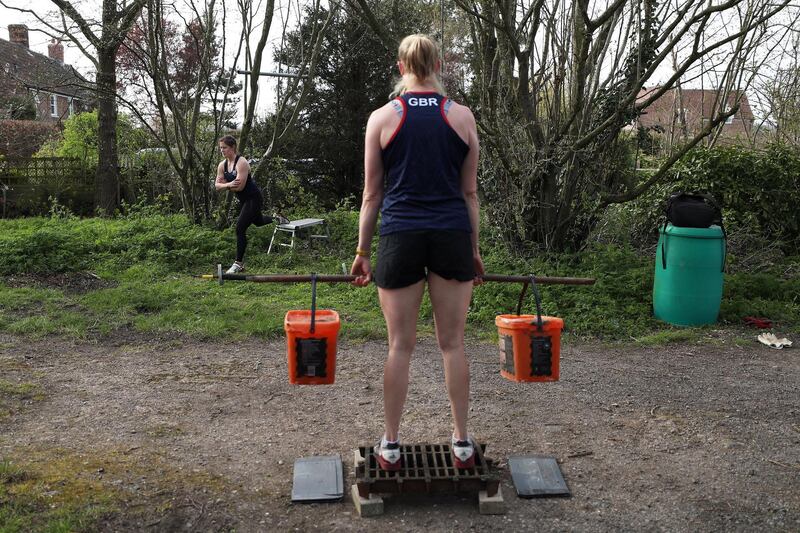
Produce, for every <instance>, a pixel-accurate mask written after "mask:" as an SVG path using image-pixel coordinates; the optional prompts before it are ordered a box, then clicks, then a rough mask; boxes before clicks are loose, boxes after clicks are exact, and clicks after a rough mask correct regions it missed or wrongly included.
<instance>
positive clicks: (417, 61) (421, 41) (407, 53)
mask: <svg viewBox="0 0 800 533" xmlns="http://www.w3.org/2000/svg"><path fill="white" fill-rule="evenodd" d="M397 59H399V60H400V61H402V63H403V66H405V70H406V74H411V75H413V76H414V77H415V78H417V81H419V82H429V83H431V84H432V85H433V86H434V87H435V88H436V91H437V92H438V93H440V94H444V87H443V86H442V82H441V80H439V74H438V73H437V72H436V64H437V62H438V61H439V45H438V44H437V43H436V41H434V40H433V39H431V38H430V37H429V36H427V35H425V34H424V33H415V34H413V35H408V36H406V37H405V38H404V39H403V40H402V41H400V46H399V47H398V48H397ZM406 90H407V87H406V85H405V80H404V79H403V78H400V80H399V81H398V82H397V83H395V85H394V90H393V91H392V94H391V98H394V97H395V96H399V95H401V94H403V93H404V92H406Z"/></svg>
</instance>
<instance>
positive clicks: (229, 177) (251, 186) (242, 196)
mask: <svg viewBox="0 0 800 533" xmlns="http://www.w3.org/2000/svg"><path fill="white" fill-rule="evenodd" d="M240 157H242V156H241V155H240V154H236V159H234V160H233V170H231V171H230V172H228V160H227V159H225V167H224V168H223V169H222V177H223V178H225V181H227V182H228V183H230V182H232V181H233V180H235V179H236V163H238V162H239V158H240ZM234 192H235V193H236V198H238V199H239V201H241V202H244V201H245V200H249V199H250V198H255V197H257V196H261V190H260V189H259V188H258V185H256V181H255V180H254V179H253V176H252V175H248V176H247V182H246V183H245V185H244V189H242V190H241V191H234Z"/></svg>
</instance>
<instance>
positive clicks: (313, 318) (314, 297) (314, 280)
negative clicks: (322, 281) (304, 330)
mask: <svg viewBox="0 0 800 533" xmlns="http://www.w3.org/2000/svg"><path fill="white" fill-rule="evenodd" d="M316 314H317V273H316V272H312V273H311V333H314V328H315V326H316V324H315V322H316V318H317V317H316Z"/></svg>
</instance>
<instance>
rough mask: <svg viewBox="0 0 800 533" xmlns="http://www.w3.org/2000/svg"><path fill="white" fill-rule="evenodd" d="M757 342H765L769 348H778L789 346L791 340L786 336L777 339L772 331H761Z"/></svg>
mask: <svg viewBox="0 0 800 533" xmlns="http://www.w3.org/2000/svg"><path fill="white" fill-rule="evenodd" d="M758 342H760V343H761V344H766V345H767V346H769V347H770V348H776V349H778V350H780V349H782V348H785V347H788V346H791V345H792V341H790V340H789V339H787V338H786V337H784V338H782V339H779V338H778V337H776V336H775V334H774V333H762V334H761V335H759V336H758Z"/></svg>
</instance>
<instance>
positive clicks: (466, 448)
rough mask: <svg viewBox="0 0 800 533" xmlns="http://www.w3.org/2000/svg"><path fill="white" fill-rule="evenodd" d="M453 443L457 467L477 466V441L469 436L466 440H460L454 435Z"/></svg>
mask: <svg viewBox="0 0 800 533" xmlns="http://www.w3.org/2000/svg"><path fill="white" fill-rule="evenodd" d="M451 443H452V447H453V459H455V463H456V468H473V467H474V466H475V441H474V440H472V437H467V439H466V440H458V439H456V438H455V437H453V440H452V441H451Z"/></svg>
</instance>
